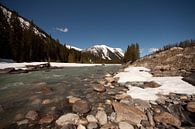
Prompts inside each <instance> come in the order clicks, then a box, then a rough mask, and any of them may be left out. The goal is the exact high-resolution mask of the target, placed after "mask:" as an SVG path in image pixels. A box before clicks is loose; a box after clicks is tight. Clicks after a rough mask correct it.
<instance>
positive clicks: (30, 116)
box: [25, 110, 38, 121]
mask: <svg viewBox="0 0 195 129" xmlns="http://www.w3.org/2000/svg"><path fill="white" fill-rule="evenodd" d="M25 118H27V119H30V120H33V121H34V120H37V119H38V113H37V112H36V111H33V110H31V111H29V112H28V113H27V114H26V116H25Z"/></svg>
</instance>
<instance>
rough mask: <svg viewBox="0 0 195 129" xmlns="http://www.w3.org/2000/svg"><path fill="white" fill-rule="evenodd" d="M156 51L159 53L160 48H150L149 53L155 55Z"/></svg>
mask: <svg viewBox="0 0 195 129" xmlns="http://www.w3.org/2000/svg"><path fill="white" fill-rule="evenodd" d="M156 51H158V48H149V49H148V52H149V53H153V52H156Z"/></svg>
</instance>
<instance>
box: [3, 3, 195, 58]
mask: <svg viewBox="0 0 195 129" xmlns="http://www.w3.org/2000/svg"><path fill="white" fill-rule="evenodd" d="M0 3H2V4H3V5H5V6H7V7H8V8H10V9H11V10H15V11H17V12H18V13H19V14H20V15H22V16H23V17H26V18H28V19H29V20H33V22H34V23H35V24H36V25H38V26H39V27H40V28H42V29H43V30H44V31H46V32H47V33H48V34H51V36H52V37H53V38H55V39H59V41H60V42H61V43H62V44H65V43H67V44H70V45H73V46H76V47H79V48H88V47H90V46H92V45H95V44H105V45H108V46H110V47H117V48H122V49H123V50H126V48H127V46H128V45H129V44H131V43H139V45H140V48H141V52H142V55H145V54H148V52H149V51H151V50H155V48H160V47H162V46H164V45H166V44H168V43H176V42H179V41H183V40H186V39H195V0H28V1H27V0H0Z"/></svg>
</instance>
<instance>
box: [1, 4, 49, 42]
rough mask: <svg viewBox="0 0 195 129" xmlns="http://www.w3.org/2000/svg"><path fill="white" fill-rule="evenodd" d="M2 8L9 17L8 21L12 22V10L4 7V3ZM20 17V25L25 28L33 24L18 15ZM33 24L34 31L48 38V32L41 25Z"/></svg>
mask: <svg viewBox="0 0 195 129" xmlns="http://www.w3.org/2000/svg"><path fill="white" fill-rule="evenodd" d="M0 9H1V10H2V11H3V14H4V15H5V16H6V17H7V22H8V23H10V19H11V15H12V11H10V10H9V9H8V8H6V7H4V6H3V5H0ZM18 19H19V21H20V25H21V27H22V28H23V29H28V28H29V27H30V25H31V23H30V21H29V20H27V19H26V18H24V17H22V16H18ZM32 26H33V30H34V33H35V34H37V35H39V36H41V37H44V38H46V35H47V34H46V33H45V32H43V31H42V30H41V29H40V28H39V27H37V26H35V25H32Z"/></svg>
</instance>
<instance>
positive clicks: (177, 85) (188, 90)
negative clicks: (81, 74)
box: [115, 67, 195, 100]
mask: <svg viewBox="0 0 195 129" xmlns="http://www.w3.org/2000/svg"><path fill="white" fill-rule="evenodd" d="M149 71H150V70H149V69H147V68H144V67H128V68H126V69H125V70H124V72H120V73H118V74H117V75H116V76H115V77H119V80H118V82H119V83H126V82H136V81H141V82H145V81H147V82H149V81H155V82H156V83H158V84H160V85H161V86H160V87H158V88H145V89H143V88H140V87H135V86H131V85H129V91H128V92H127V94H128V95H130V96H131V97H132V98H137V99H142V100H156V99H158V97H159V96H158V95H159V94H161V95H168V94H169V93H178V94H195V87H194V86H193V85H191V84H189V83H187V82H185V81H183V80H182V77H180V76H176V77H153V76H152V75H151V74H150V73H149Z"/></svg>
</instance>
